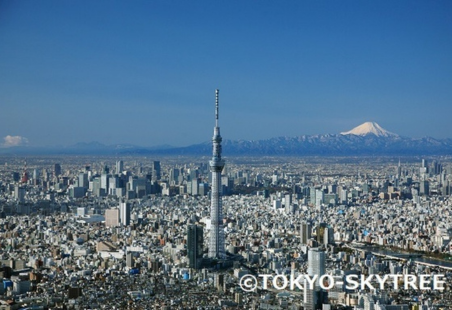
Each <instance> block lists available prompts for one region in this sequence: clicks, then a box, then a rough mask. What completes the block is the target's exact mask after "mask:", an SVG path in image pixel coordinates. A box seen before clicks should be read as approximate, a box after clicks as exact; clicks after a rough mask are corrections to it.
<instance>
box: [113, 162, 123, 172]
mask: <svg viewBox="0 0 452 310" xmlns="http://www.w3.org/2000/svg"><path fill="white" fill-rule="evenodd" d="M123 170H124V162H123V161H122V160H118V161H117V162H116V171H115V172H116V174H121V173H122V171H123Z"/></svg>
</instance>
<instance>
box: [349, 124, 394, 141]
mask: <svg viewBox="0 0 452 310" xmlns="http://www.w3.org/2000/svg"><path fill="white" fill-rule="evenodd" d="M371 134H372V135H375V136H377V137H386V138H388V137H394V138H395V137H398V136H399V135H397V134H395V133H392V132H390V131H387V130H386V129H383V128H382V127H381V126H380V125H378V124H377V123H375V122H365V123H363V124H361V125H359V126H357V127H355V128H353V129H352V130H350V131H346V132H341V135H356V136H367V135H371Z"/></svg>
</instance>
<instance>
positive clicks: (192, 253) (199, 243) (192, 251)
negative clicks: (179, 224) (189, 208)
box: [187, 225, 204, 269]
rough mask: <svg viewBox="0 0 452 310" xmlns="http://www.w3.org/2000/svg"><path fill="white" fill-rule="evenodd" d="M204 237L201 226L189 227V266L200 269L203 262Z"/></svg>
mask: <svg viewBox="0 0 452 310" xmlns="http://www.w3.org/2000/svg"><path fill="white" fill-rule="evenodd" d="M203 242H204V235H203V230H202V227H201V226H197V225H189V226H188V229H187V254H188V266H189V267H190V268H195V269H199V268H200V267H201V262H202V248H203Z"/></svg>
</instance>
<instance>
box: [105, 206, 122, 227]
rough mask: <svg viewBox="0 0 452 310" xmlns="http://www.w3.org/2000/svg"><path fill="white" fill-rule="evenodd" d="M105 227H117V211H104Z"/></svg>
mask: <svg viewBox="0 0 452 310" xmlns="http://www.w3.org/2000/svg"><path fill="white" fill-rule="evenodd" d="M105 226H106V227H115V226H119V209H107V210H105Z"/></svg>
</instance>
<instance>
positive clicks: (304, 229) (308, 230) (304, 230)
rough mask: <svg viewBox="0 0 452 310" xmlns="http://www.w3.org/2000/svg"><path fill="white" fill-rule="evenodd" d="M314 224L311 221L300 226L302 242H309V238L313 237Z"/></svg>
mask: <svg viewBox="0 0 452 310" xmlns="http://www.w3.org/2000/svg"><path fill="white" fill-rule="evenodd" d="M311 234H312V226H311V223H306V222H305V223H301V227H300V242H301V244H307V243H308V240H309V239H311V236H312V235H311Z"/></svg>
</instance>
